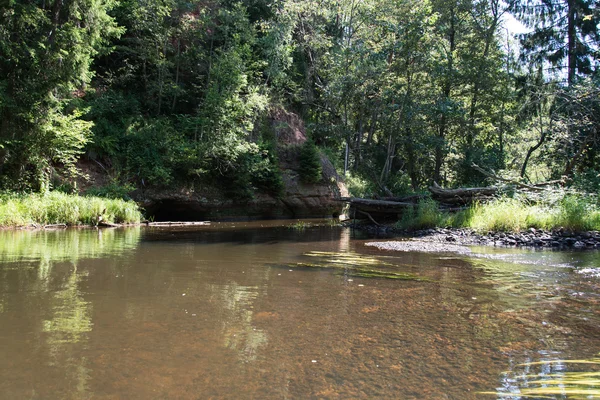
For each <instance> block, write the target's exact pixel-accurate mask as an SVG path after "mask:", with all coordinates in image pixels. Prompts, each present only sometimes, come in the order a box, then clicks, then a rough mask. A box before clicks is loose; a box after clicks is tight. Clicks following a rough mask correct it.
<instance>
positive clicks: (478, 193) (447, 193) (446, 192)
mask: <svg viewBox="0 0 600 400" xmlns="http://www.w3.org/2000/svg"><path fill="white" fill-rule="evenodd" d="M429 191H430V192H431V195H432V197H433V198H442V199H447V198H452V197H456V198H471V197H482V196H486V197H487V196H494V195H496V194H497V193H498V188H497V187H493V186H492V187H480V188H460V189H443V188H441V187H440V186H439V185H438V184H437V183H435V182H434V183H433V186H430V187H429Z"/></svg>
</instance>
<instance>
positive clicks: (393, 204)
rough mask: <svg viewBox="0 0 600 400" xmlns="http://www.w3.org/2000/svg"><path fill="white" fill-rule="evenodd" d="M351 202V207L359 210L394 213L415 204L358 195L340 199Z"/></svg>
mask: <svg viewBox="0 0 600 400" xmlns="http://www.w3.org/2000/svg"><path fill="white" fill-rule="evenodd" d="M338 200H339V201H344V202H346V203H348V204H350V207H353V208H356V209H357V210H359V211H365V212H380V213H388V214H394V213H398V212H401V211H402V210H405V209H406V208H407V207H412V206H414V203H409V202H399V201H386V200H370V199H361V198H357V197H342V198H340V199H338Z"/></svg>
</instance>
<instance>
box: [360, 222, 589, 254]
mask: <svg viewBox="0 0 600 400" xmlns="http://www.w3.org/2000/svg"><path fill="white" fill-rule="evenodd" d="M352 227H354V228H356V229H360V230H364V231H367V232H370V233H372V234H385V235H386V236H395V237H402V238H406V239H411V240H413V239H414V240H416V241H419V242H421V243H423V247H424V248H427V244H428V243H436V244H453V245H462V246H464V245H479V246H494V247H530V248H552V249H569V248H571V249H600V232H599V231H582V232H573V231H569V230H565V229H560V228H559V229H556V230H543V229H535V228H530V229H528V230H527V231H525V232H498V231H489V232H485V233H481V232H477V231H475V230H473V229H469V228H431V229H421V230H399V229H395V228H394V227H393V226H375V225H361V224H354V225H352Z"/></svg>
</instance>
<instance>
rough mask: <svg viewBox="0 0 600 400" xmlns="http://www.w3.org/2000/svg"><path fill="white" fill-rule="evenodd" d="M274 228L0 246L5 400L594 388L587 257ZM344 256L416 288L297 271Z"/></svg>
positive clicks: (138, 233) (2, 238)
mask: <svg viewBox="0 0 600 400" xmlns="http://www.w3.org/2000/svg"><path fill="white" fill-rule="evenodd" d="M286 224H289V223H286V222H281V221H280V222H251V223H226V224H213V225H212V226H210V227H194V228H172V229H152V228H130V229H108V230H100V231H97V230H67V231H49V232H47V231H3V232H0V398H2V399H88V398H90V399H91V398H93V399H125V398H126V399H167V398H168V399H207V398H244V399H246V398H247V399H251V398H256V399H270V398H273V399H297V398H365V399H367V398H376V397H380V398H402V399H471V398H496V397H497V398H515V399H517V398H521V394H520V393H521V392H523V391H525V390H526V389H527V388H528V387H532V386H535V385H537V386H544V384H540V383H536V382H539V381H540V380H541V381H544V380H547V381H545V382H548V384H550V383H549V382H550V381H551V380H554V381H555V380H556V379H557V376H558V377H559V378H560V377H561V376H566V375H565V374H568V373H571V372H573V371H580V372H585V373H591V372H595V371H598V368H597V365H596V364H580V363H569V362H567V361H568V360H592V359H594V358H595V357H597V355H598V353H599V352H600V329H599V328H600V307H598V302H599V301H600V287H599V285H600V277H599V274H598V271H600V255H599V254H598V253H597V252H585V253H568V252H549V251H545V252H534V251H525V250H491V249H484V248H474V249H473V250H474V252H475V253H476V255H475V256H473V257H462V256H460V257H459V256H453V255H448V254H446V255H433V254H422V253H390V252H382V251H379V250H377V249H374V248H371V247H366V246H364V243H365V242H366V241H368V240H369V239H368V238H365V237H360V236H359V235H357V234H355V233H353V232H352V231H350V230H349V229H347V228H339V227H329V226H322V227H312V228H307V229H292V228H290V227H287V226H285V225H286ZM315 253H317V254H320V253H323V254H328V256H327V257H314V254H315ZM338 253H341V254H344V255H347V257H345V256H344V257H342V256H339V257H337V258H338V259H341V260H352V259H356V260H358V261H356V262H357V263H360V264H361V265H362V264H364V265H367V266H369V268H371V266H372V267H373V268H380V269H384V270H386V271H393V272H394V273H403V274H405V275H406V276H410V277H414V278H416V279H406V280H404V279H403V280H395V279H372V278H361V277H356V276H352V274H350V273H344V269H343V268H341V269H340V268H335V269H331V268H304V267H302V265H306V264H308V263H310V264H311V265H314V264H318V263H322V264H323V266H325V267H326V266H330V265H329V263H330V261H327V260H326V259H327V258H333V259H335V258H336V257H335V254H338ZM311 254H312V255H313V256H312V257H311ZM344 262H346V261H344ZM347 272H351V271H350V269H348V271H347ZM565 360H566V361H565ZM539 361H543V363H541V364H525V363H531V362H539ZM561 374H562V375H561ZM546 386H548V385H546ZM563 386H564V385H563ZM591 388H592V390H596V389H595V388H594V387H593V386H592V387H591ZM588 389H590V386H589V385H588V386H586V390H588ZM483 392H488V393H492V394H483ZM592 393H593V392H592ZM582 396H584V397H581V398H594V397H589V396H590V395H589V394H588V395H582ZM592 396H593V394H592ZM550 398H566V395H561V394H555V395H552V396H550Z"/></svg>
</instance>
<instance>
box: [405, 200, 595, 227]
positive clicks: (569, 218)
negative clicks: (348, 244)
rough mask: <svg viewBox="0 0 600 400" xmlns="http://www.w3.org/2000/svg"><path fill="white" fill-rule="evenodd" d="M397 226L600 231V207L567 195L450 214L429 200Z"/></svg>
mask: <svg viewBox="0 0 600 400" xmlns="http://www.w3.org/2000/svg"><path fill="white" fill-rule="evenodd" d="M396 227H397V228H400V229H427V228H434V227H442V228H471V229H474V230H476V231H479V232H486V231H504V232H520V231H524V230H527V229H529V228H536V229H546V230H552V229H558V228H563V229H566V230H570V231H585V230H600V208H599V207H598V205H597V204H596V203H594V202H592V201H589V199H586V198H584V197H579V196H565V197H563V198H562V199H561V200H559V201H556V202H553V203H544V202H537V203H529V202H528V201H526V200H521V199H515V198H502V199H498V200H496V201H493V202H490V203H485V204H475V205H473V206H471V207H470V208H468V209H466V210H463V211H459V212H456V213H449V212H446V211H443V210H439V208H438V206H437V203H436V202H435V201H433V200H430V199H429V200H424V201H422V202H420V203H418V204H417V205H416V206H415V207H414V208H413V209H410V210H407V211H406V212H405V213H404V214H403V216H402V218H401V219H400V221H398V222H397V223H396Z"/></svg>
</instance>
